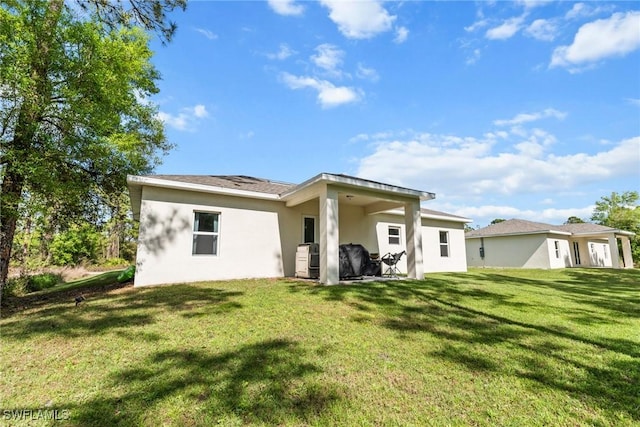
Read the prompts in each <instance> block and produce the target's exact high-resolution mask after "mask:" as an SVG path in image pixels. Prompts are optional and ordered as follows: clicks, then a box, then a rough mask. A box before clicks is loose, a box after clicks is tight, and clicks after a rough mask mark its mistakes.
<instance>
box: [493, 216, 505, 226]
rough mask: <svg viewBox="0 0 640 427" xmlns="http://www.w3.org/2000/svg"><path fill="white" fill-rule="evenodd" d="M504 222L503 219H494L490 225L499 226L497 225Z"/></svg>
mask: <svg viewBox="0 0 640 427" xmlns="http://www.w3.org/2000/svg"><path fill="white" fill-rule="evenodd" d="M505 221H506V219H504V218H496V219H494V220H493V221H491V225H493V224H499V223H501V222H505Z"/></svg>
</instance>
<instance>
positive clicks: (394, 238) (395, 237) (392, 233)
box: [389, 226, 400, 245]
mask: <svg viewBox="0 0 640 427" xmlns="http://www.w3.org/2000/svg"><path fill="white" fill-rule="evenodd" d="M389 244H390V245H399V244H400V227H393V226H389Z"/></svg>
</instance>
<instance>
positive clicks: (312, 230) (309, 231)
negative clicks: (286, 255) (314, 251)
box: [302, 216, 316, 243]
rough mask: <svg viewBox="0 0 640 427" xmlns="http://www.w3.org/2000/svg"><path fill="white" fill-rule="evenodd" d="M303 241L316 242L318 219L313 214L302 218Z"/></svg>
mask: <svg viewBox="0 0 640 427" xmlns="http://www.w3.org/2000/svg"><path fill="white" fill-rule="evenodd" d="M302 243H316V219H315V217H312V216H305V217H303V218H302Z"/></svg>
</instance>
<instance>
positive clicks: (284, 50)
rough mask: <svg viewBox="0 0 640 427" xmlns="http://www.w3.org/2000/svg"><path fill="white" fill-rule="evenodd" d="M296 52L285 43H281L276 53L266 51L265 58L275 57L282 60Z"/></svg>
mask: <svg viewBox="0 0 640 427" xmlns="http://www.w3.org/2000/svg"><path fill="white" fill-rule="evenodd" d="M296 53H297V52H296V51H295V50H293V49H291V48H290V47H289V45H288V44H286V43H281V44H280V48H279V49H278V51H277V52H276V53H267V58H269V59H277V60H279V61H283V60H285V59H287V58H288V57H290V56H291V55H295V54H296Z"/></svg>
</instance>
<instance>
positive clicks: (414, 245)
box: [404, 200, 424, 280]
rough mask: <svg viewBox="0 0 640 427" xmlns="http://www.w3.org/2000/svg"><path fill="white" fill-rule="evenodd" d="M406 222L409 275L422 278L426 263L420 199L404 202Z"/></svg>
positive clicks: (411, 277) (413, 277)
mask: <svg viewBox="0 0 640 427" xmlns="http://www.w3.org/2000/svg"><path fill="white" fill-rule="evenodd" d="M404 224H405V229H406V232H407V236H406V242H407V276H408V277H409V278H410V279H418V280H422V279H423V278H424V265H423V264H422V220H421V216H420V201H419V200H415V201H412V202H407V203H405V204H404Z"/></svg>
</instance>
